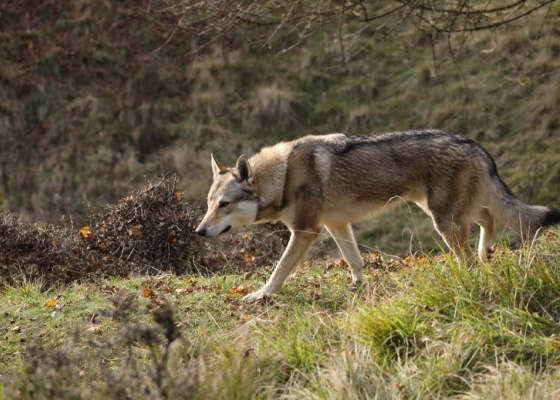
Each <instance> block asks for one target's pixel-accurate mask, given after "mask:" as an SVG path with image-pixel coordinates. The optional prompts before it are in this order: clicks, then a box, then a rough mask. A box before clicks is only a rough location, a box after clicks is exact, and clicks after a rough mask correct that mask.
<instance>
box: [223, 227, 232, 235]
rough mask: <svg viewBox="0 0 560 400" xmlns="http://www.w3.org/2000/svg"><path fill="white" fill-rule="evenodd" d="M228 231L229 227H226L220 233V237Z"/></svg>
mask: <svg viewBox="0 0 560 400" xmlns="http://www.w3.org/2000/svg"><path fill="white" fill-rule="evenodd" d="M230 229H231V225H228V226H226V227H225V229H224V230H223V231H221V232H220V235H221V234H222V233H226V232H227V231H229V230H230Z"/></svg>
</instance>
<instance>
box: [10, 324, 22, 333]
mask: <svg viewBox="0 0 560 400" xmlns="http://www.w3.org/2000/svg"><path fill="white" fill-rule="evenodd" d="M10 332H14V333H20V332H21V326H20V325H16V326H14V327H13V328H12V329H10Z"/></svg>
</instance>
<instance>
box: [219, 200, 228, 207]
mask: <svg viewBox="0 0 560 400" xmlns="http://www.w3.org/2000/svg"><path fill="white" fill-rule="evenodd" d="M227 206H229V203H228V202H227V201H220V204H218V207H220V208H224V207H227Z"/></svg>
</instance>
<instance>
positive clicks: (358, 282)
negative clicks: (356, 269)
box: [352, 274, 364, 287]
mask: <svg viewBox="0 0 560 400" xmlns="http://www.w3.org/2000/svg"><path fill="white" fill-rule="evenodd" d="M363 284H364V275H363V274H361V275H359V276H355V275H354V276H352V286H356V287H360V286H362V285H363Z"/></svg>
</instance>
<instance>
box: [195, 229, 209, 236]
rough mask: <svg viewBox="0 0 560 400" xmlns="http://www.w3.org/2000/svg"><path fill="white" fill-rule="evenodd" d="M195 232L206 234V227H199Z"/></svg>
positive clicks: (201, 234)
mask: <svg viewBox="0 0 560 400" xmlns="http://www.w3.org/2000/svg"><path fill="white" fill-rule="evenodd" d="M195 232H196V234H197V235H200V236H206V229H204V228H198V229H197V230H196V231H195Z"/></svg>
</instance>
